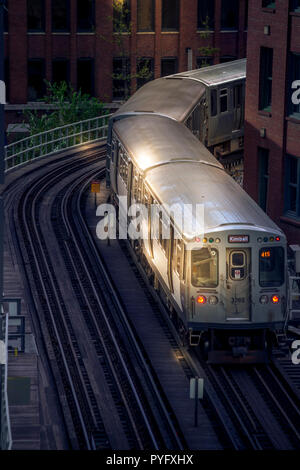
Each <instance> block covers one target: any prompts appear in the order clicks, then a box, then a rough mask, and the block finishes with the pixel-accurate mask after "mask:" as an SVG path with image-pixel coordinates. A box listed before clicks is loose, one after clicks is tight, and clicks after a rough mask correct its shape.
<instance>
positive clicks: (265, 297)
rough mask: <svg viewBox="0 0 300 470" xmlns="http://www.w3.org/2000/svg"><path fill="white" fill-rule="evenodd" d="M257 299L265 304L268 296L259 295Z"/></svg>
mask: <svg viewBox="0 0 300 470" xmlns="http://www.w3.org/2000/svg"><path fill="white" fill-rule="evenodd" d="M259 301H260V303H261V304H267V303H268V302H269V297H268V296H267V295H261V296H260V298H259Z"/></svg>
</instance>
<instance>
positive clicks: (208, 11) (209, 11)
mask: <svg viewBox="0 0 300 470" xmlns="http://www.w3.org/2000/svg"><path fill="white" fill-rule="evenodd" d="M214 20H215V2H214V0H198V25H197V27H198V29H214V23H215V21H214Z"/></svg>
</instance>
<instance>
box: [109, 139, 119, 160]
mask: <svg viewBox="0 0 300 470" xmlns="http://www.w3.org/2000/svg"><path fill="white" fill-rule="evenodd" d="M117 148H118V144H117V142H116V140H115V139H112V141H111V160H112V161H114V160H115V152H116V151H117Z"/></svg>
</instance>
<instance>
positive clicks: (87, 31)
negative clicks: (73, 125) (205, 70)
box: [5, 0, 248, 112]
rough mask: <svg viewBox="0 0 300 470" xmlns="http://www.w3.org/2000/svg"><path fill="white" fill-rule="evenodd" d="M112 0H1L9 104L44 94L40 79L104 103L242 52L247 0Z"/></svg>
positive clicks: (9, 108)
mask: <svg viewBox="0 0 300 470" xmlns="http://www.w3.org/2000/svg"><path fill="white" fill-rule="evenodd" d="M115 1H116V3H117V5H119V9H117V10H115V11H114V9H113V1H112V0H6V4H7V10H8V12H7V14H6V18H5V30H6V33H5V54H6V61H5V66H6V67H5V70H6V83H7V101H8V103H9V104H10V106H8V107H7V108H8V110H11V112H12V110H14V111H15V110H16V109H17V108H18V106H16V105H21V106H22V105H24V104H26V103H28V102H32V101H35V100H37V99H39V98H40V97H41V96H43V93H44V91H45V84H44V78H46V79H47V80H49V81H60V80H67V81H70V82H71V84H72V85H73V87H74V88H75V89H79V88H81V89H82V90H83V91H87V92H89V93H91V94H93V95H95V96H97V97H99V98H101V99H102V100H104V101H106V102H110V101H113V100H121V99H123V98H124V96H125V94H126V93H127V94H128V93H132V92H133V91H135V90H136V87H137V86H140V85H142V84H143V83H144V82H145V81H146V80H148V79H151V78H157V77H160V76H161V75H167V74H170V73H173V72H176V71H183V70H186V69H187V68H188V67H190V68H196V67H197V65H198V66H199V65H201V63H203V61H206V62H208V63H219V62H220V61H227V60H232V59H235V58H241V57H245V52H246V39H247V31H246V30H247V14H246V11H247V3H248V1H247V0H215V1H213V0H115ZM120 18H121V19H122V21H121V23H122V24H121V26H120V27H119V25H120V23H118V21H119V20H120ZM205 24H206V26H205ZM126 25H127V26H129V25H130V33H129V32H128V31H127V30H126ZM114 29H115V30H116V31H115V32H114ZM206 46H209V48H210V49H214V52H215V54H214V57H210V56H207V50H206ZM205 56H207V57H205ZM145 64H146V65H147V68H148V69H149V74H147V76H145V77H143V76H142V77H138V79H137V77H136V75H137V72H139V70H141V68H143V67H144V65H145ZM124 71H125V73H124ZM122 77H126V79H124V78H122Z"/></svg>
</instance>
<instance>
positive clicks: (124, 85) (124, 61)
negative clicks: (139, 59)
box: [113, 57, 131, 100]
mask: <svg viewBox="0 0 300 470" xmlns="http://www.w3.org/2000/svg"><path fill="white" fill-rule="evenodd" d="M130 82H131V76H130V59H129V58H128V57H114V59H113V99H115V100H125V99H126V98H128V97H129V95H130Z"/></svg>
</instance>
